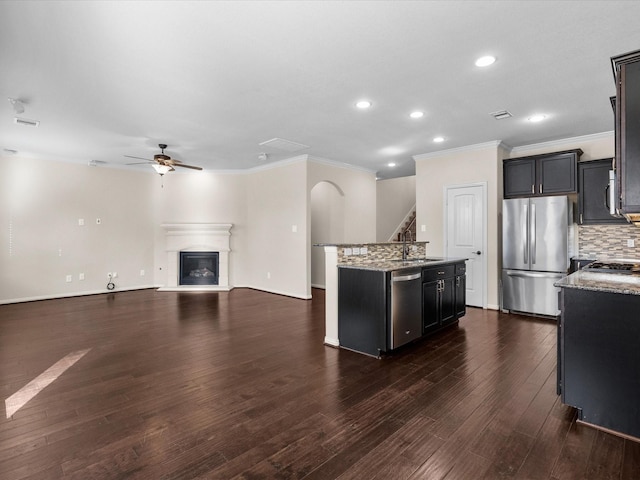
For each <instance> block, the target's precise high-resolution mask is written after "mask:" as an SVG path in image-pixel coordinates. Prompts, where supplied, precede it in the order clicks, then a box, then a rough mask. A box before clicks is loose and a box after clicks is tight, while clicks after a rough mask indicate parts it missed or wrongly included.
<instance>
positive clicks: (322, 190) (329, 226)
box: [310, 182, 345, 288]
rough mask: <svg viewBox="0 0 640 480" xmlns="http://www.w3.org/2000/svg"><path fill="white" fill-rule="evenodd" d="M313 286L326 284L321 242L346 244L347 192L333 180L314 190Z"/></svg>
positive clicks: (312, 223) (312, 220)
mask: <svg viewBox="0 0 640 480" xmlns="http://www.w3.org/2000/svg"><path fill="white" fill-rule="evenodd" d="M310 201H311V218H310V224H311V245H312V248H311V286H312V287H319V288H324V287H325V258H324V248H323V247H313V245H319V244H336V243H344V228H345V222H344V210H345V206H344V203H345V202H344V194H343V192H342V191H341V190H340V189H339V188H338V187H337V186H336V185H334V184H333V183H329V182H319V183H317V184H316V185H315V186H314V187H313V188H312V189H311V200H310Z"/></svg>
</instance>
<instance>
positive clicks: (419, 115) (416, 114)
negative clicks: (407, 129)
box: [409, 110, 424, 118]
mask: <svg viewBox="0 0 640 480" xmlns="http://www.w3.org/2000/svg"><path fill="white" fill-rule="evenodd" d="M409 116H410V117H411V118H422V117H424V112H420V111H418V110H416V111H415V112H411V113H410V114H409Z"/></svg>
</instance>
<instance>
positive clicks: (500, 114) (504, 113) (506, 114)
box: [489, 110, 513, 120]
mask: <svg viewBox="0 0 640 480" xmlns="http://www.w3.org/2000/svg"><path fill="white" fill-rule="evenodd" d="M489 115H491V116H492V117H493V118H495V119H496V120H504V119H505V118H511V117H513V115H511V114H510V113H509V112H507V111H506V110H500V111H499V112H493V113H490V114H489Z"/></svg>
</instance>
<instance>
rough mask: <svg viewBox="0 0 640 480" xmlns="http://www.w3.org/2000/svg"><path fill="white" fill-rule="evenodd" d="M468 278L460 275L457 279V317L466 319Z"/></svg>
mask: <svg viewBox="0 0 640 480" xmlns="http://www.w3.org/2000/svg"><path fill="white" fill-rule="evenodd" d="M466 279H467V277H466V276H465V275H458V276H457V277H456V295H455V298H456V317H457V318H460V317H464V315H465V314H466V313H467V298H466V295H467V290H466V288H467V286H466V283H467V281H466Z"/></svg>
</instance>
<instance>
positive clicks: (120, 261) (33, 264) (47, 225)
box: [0, 157, 156, 303]
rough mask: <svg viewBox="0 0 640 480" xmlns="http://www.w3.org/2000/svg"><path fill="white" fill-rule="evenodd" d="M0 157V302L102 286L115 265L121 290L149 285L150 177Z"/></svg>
mask: <svg viewBox="0 0 640 480" xmlns="http://www.w3.org/2000/svg"><path fill="white" fill-rule="evenodd" d="M0 161H1V163H2V175H0V228H1V231H2V234H0V303H5V302H11V301H20V300H31V299H38V298H50V297H56V296H68V295H75V294H79V293H93V292H103V291H106V285H107V282H108V277H107V272H114V271H115V272H117V273H118V277H117V278H116V279H115V280H114V282H115V284H116V286H117V287H118V288H138V287H144V286H151V285H153V283H154V280H153V270H154V257H153V221H154V220H153V212H152V208H151V203H150V201H149V198H150V196H151V190H152V189H153V188H155V187H156V184H155V180H156V178H155V177H154V176H152V175H147V174H144V173H141V172H137V171H123V170H116V169H110V168H100V167H89V166H87V165H78V164H71V163H61V162H49V161H42V160H33V159H29V158H20V157H4V158H0ZM80 218H82V219H84V222H85V224H84V226H79V225H78V220H79V219H80ZM98 218H99V219H100V221H101V223H100V224H99V225H98V224H97V223H96V219H98ZM141 270H144V271H145V275H144V276H141V275H140V271H141ZM80 274H84V280H80V279H79V275H80ZM67 275H71V279H72V281H71V282H67V281H66V277H67Z"/></svg>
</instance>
